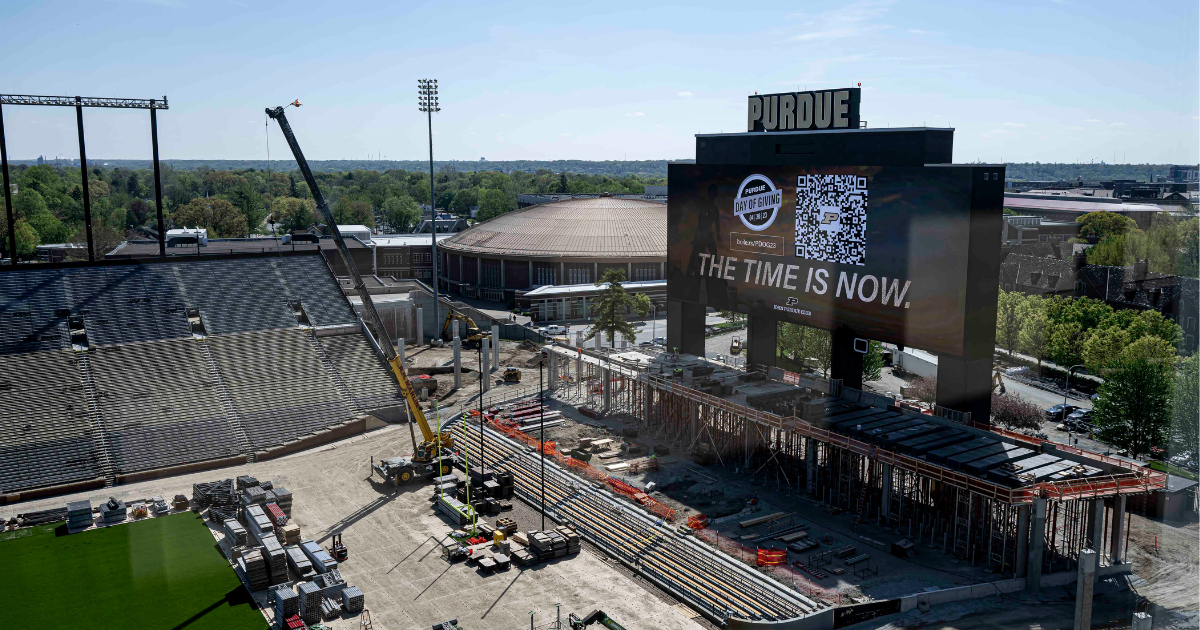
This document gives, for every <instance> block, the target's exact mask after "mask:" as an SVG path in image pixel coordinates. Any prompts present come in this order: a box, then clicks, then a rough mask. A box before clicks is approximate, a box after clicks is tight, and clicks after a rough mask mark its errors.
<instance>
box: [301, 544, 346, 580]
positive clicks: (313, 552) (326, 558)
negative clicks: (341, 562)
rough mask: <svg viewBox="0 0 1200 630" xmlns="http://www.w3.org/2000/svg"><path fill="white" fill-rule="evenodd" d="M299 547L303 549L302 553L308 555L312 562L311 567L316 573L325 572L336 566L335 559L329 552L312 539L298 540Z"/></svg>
mask: <svg viewBox="0 0 1200 630" xmlns="http://www.w3.org/2000/svg"><path fill="white" fill-rule="evenodd" d="M300 549H302V550H303V551H304V555H305V556H307V557H308V561H309V562H311V563H312V566H313V569H314V570H315V571H316V572H317V573H325V572H327V571H331V570H333V569H336V568H337V560H334V559H333V557H332V556H330V555H329V552H327V551H325V550H324V549H322V548H321V545H318V544H317V543H316V542H314V541H312V540H302V541H300Z"/></svg>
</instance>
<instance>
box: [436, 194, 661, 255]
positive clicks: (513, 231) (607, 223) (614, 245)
mask: <svg viewBox="0 0 1200 630" xmlns="http://www.w3.org/2000/svg"><path fill="white" fill-rule="evenodd" d="M438 248H445V250H446V251H449V252H453V253H457V254H466V255H481V256H487V255H493V256H521V257H535V258H543V257H545V258H665V257H666V255H667V204H665V203H656V202H653V201H641V200H637V199H618V198H615V197H595V198H584V199H567V200H564V201H555V202H551V203H542V204H538V205H536V206H529V207H528V208H522V209H520V210H516V211H513V212H509V213H507V214H503V215H500V216H498V217H496V218H494V219H491V220H489V221H484V222H483V223H480V224H478V225H475V226H472V227H470V228H468V229H466V230H463V231H462V232H459V233H458V234H455V235H454V236H452V237H450V238H448V239H446V240H444V241H439V242H438Z"/></svg>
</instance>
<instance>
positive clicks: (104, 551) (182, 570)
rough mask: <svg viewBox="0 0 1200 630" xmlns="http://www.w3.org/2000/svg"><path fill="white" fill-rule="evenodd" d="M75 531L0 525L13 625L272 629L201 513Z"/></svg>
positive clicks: (0, 558)
mask: <svg viewBox="0 0 1200 630" xmlns="http://www.w3.org/2000/svg"><path fill="white" fill-rule="evenodd" d="M56 530H57V531H56ZM65 532H66V526H65V525H63V524H60V523H56V524H53V525H45V526H42V527H34V528H29V529H22V530H17V531H14V532H5V533H0V576H3V577H2V578H0V579H2V580H3V583H4V586H3V590H4V600H5V601H7V602H8V604H6V605H5V607H4V608H5V617H6V618H7V619H8V621H7V622H6V623H4V627H5V628H88V629H91V628H155V629H157V628H164V629H167V630H184V629H186V630H206V629H209V628H213V629H217V628H219V629H222V630H243V629H247V630H249V629H253V630H263V629H265V628H266V627H267V623H266V620H265V619H263V616H262V614H261V613H260V612H258V611H257V610H255V609H254V608H252V607H251V606H250V598H249V595H248V594H247V593H246V589H244V588H242V585H241V582H239V581H238V578H237V575H235V574H234V572H233V569H231V568H230V567H229V565H228V563H226V561H225V559H224V557H222V556H221V554H220V551H218V550H217V549H216V547H215V544H216V541H215V540H214V539H213V537H212V535H211V534H210V533H209V531H208V528H207V527H205V525H204V522H203V521H202V520H200V518H199V517H197V516H196V515H195V514H192V513H190V512H189V513H186V514H176V515H173V516H167V517H162V518H153V519H149V520H145V521H140V522H136V523H128V524H125V525H118V526H115V527H105V528H102V529H95V530H91V531H86V532H82V533H79V534H73V535H69V536H68V535H60V534H65Z"/></svg>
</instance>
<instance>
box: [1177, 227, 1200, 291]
mask: <svg viewBox="0 0 1200 630" xmlns="http://www.w3.org/2000/svg"><path fill="white" fill-rule="evenodd" d="M1176 229H1177V230H1179V234H1180V237H1179V240H1180V250H1181V251H1180V253H1179V257H1178V258H1176V259H1175V273H1177V274H1179V275H1181V276H1187V277H1189V278H1195V277H1197V276H1200V218H1195V217H1193V218H1191V219H1188V220H1187V221H1181V222H1180V223H1179V226H1178V227H1177V228H1176Z"/></svg>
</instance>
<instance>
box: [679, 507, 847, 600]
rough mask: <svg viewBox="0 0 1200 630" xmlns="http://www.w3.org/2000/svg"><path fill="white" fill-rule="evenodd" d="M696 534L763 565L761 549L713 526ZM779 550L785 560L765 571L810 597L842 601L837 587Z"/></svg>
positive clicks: (697, 536)
mask: <svg viewBox="0 0 1200 630" xmlns="http://www.w3.org/2000/svg"><path fill="white" fill-rule="evenodd" d="M700 516H703V515H700ZM689 518H691V517H689ZM694 534H695V536H696V538H699V539H700V540H703V541H705V542H708V543H710V544H712V545H714V546H716V548H717V550H718V551H722V552H724V553H725V554H727V555H729V556H731V557H734V558H737V559H738V560H741V561H742V562H746V563H749V562H750V561H751V559H752V558H753V559H754V560H755V564H756V565H757V566H760V567H761V566H763V565H761V564H758V562H757V559H758V552H759V551H760V550H759V549H757V548H755V547H747V546H746V545H743V544H742V543H740V542H738V541H737V540H735V539H733V538H730V537H728V536H726V535H725V534H722V533H720V532H719V531H717V530H715V529H711V528H710V529H703V530H696V531H695V532H694ZM761 551H769V550H761ZM778 551H779V552H781V553H782V554H783V557H784V561H783V562H781V563H779V564H774V565H767V566H765V567H763V570H764V571H766V572H767V573H770V574H772V575H773V576H774V577H775V578H776V579H778V580H779V581H780V582H783V583H785V584H791V585H792V588H794V589H796V590H797V591H799V592H801V593H804V594H805V595H808V596H809V597H813V598H819V599H823V600H825V601H828V602H836V601H840V599H839V598H840V597H841V596H840V594H839V593H838V590H837V589H836V588H830V587H826V586H821V585H820V584H818V583H816V582H814V581H813V578H812V577H811V576H808V575H805V574H803V573H800V572H799V571H798V570H796V569H795V568H793V567H792V566H790V565H789V564H787V551H786V550H784V549H779V550H778Z"/></svg>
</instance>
